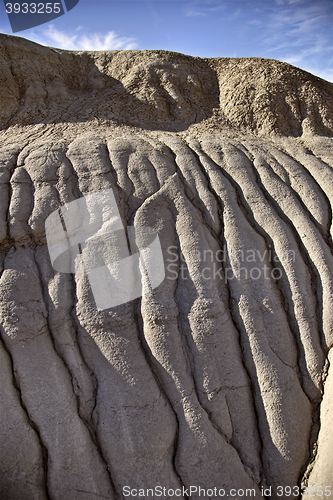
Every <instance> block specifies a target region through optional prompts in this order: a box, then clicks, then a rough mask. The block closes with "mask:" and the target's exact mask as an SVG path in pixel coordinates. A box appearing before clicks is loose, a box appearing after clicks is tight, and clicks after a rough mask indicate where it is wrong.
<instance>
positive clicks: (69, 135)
mask: <svg viewBox="0 0 333 500" xmlns="http://www.w3.org/2000/svg"><path fill="white" fill-rule="evenodd" d="M0 54H1V72H0V74H1V75H2V76H1V78H2V79H3V81H2V83H1V90H0V92H1V103H0V107H1V111H0V113H1V126H2V131H1V132H0V139H1V141H2V142H1V149H0V242H1V250H0V265H1V267H0V269H1V278H0V296H1V302H0V319H1V343H0V359H1V365H0V366H1V382H2V383H1V386H0V392H1V395H0V411H1V415H2V418H1V421H0V442H1V446H0V457H1V459H0V492H1V498H3V499H8V500H21V499H22V500H23V499H24V500H30V499H47V498H50V499H52V500H53V499H56V500H58V499H59V500H63V499H64V498H66V500H67V499H70V500H74V499H75V500H77V499H80V500H86V499H88V500H90V499H91V500H93V499H94V498H98V497H100V498H110V499H114V498H122V493H123V487H124V486H125V485H129V486H131V487H133V488H138V487H141V488H152V487H154V486H155V485H158V484H159V485H162V486H165V487H168V488H173V489H176V488H179V487H180V488H181V487H182V486H184V487H185V488H188V487H189V486H191V485H197V486H199V485H200V486H201V487H203V488H205V489H207V488H214V487H216V488H217V489H224V490H225V491H226V496H227V495H228V493H229V492H230V490H231V489H232V488H236V489H237V490H242V489H243V490H246V489H249V490H250V489H251V490H254V491H255V492H256V497H260V495H261V493H260V492H261V487H262V486H265V487H266V486H272V493H273V497H274V498H278V497H277V492H278V490H277V487H278V486H282V487H284V486H288V485H289V486H297V485H300V481H301V480H302V478H303V479H304V480H305V481H308V484H309V485H311V486H314V487H317V486H320V485H321V486H323V485H324V486H333V474H332V456H331V453H332V451H331V450H332V449H333V442H332V434H331V426H332V409H331V408H332V404H333V391H332V385H333V381H332V377H333V374H332V372H330V371H329V370H328V366H329V363H328V361H329V359H330V349H331V346H332V339H333V313H332V311H333V308H332V306H333V256H332V203H333V173H332V157H333V154H332V138H331V137H332V119H333V115H332V84H330V83H328V82H325V81H323V80H320V79H318V78H316V77H314V76H312V75H309V74H307V73H305V72H303V71H301V70H298V69H296V68H293V67H291V66H289V65H286V64H282V63H279V62H277V61H268V60H264V59H238V60H237V59H235V60H234V59H215V60H200V59H198V58H191V57H187V56H183V55H180V54H174V53H167V52H162V51H142V52H141V51H124V52H95V53H74V52H65V51H59V50H55V49H49V48H45V47H40V46H38V45H36V44H33V43H31V42H27V41H24V40H21V39H19V38H14V37H9V36H3V35H2V36H1V50H0ZM267 136H269V138H268V137H267ZM110 188H112V190H113V192H114V193H115V196H116V200H117V205H118V208H119V211H120V213H121V216H122V219H123V222H124V224H126V225H137V226H151V227H153V228H154V229H155V230H156V231H158V234H159V238H160V241H161V245H162V249H163V257H164V262H165V266H166V278H165V280H164V281H163V283H162V284H161V285H160V286H159V287H158V288H156V289H155V290H154V291H153V292H151V293H150V294H149V295H146V296H144V297H143V298H142V299H137V300H135V301H132V302H129V303H127V304H124V305H121V306H118V307H115V308H112V309H108V310H104V311H98V310H97V309H96V306H95V302H94V298H93V295H92V292H91V289H90V286H89V283H88V281H87V277H86V276H85V275H84V274H77V275H75V276H74V275H71V274H64V273H59V272H56V271H54V270H53V269H52V266H51V263H50V260H49V256H48V251H47V247H46V238H45V219H46V217H47V216H48V215H49V214H50V213H51V212H53V211H54V210H57V208H59V207H60V206H61V205H64V204H65V203H68V202H70V201H73V200H75V199H77V198H80V197H83V196H86V195H87V194H89V193H94V192H98V191H100V190H104V189H110ZM198 256H201V258H198ZM221 257H222V258H221ZM169 264H172V266H170V265H169ZM254 270H255V271H254ZM327 373H328V375H327ZM325 378H326V381H325V385H323V382H324V380H325ZM318 432H319V434H318ZM309 464H310V465H309ZM304 474H305V475H304ZM192 498H193V499H196V498H199V496H198V495H196V494H193V495H192ZM233 498H243V496H242V493H241V491H240V492H239V494H238V495H237V496H236V497H235V496H234V497H233ZM279 498H283V497H281V496H279ZM286 498H287V495H286Z"/></svg>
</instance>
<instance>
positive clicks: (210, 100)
mask: <svg viewBox="0 0 333 500" xmlns="http://www.w3.org/2000/svg"><path fill="white" fill-rule="evenodd" d="M1 42H2V44H1V48H0V68H1V71H0V73H2V75H3V77H2V80H3V81H2V85H1V90H0V98H1V105H0V127H1V128H5V127H8V126H10V125H14V124H22V125H28V124H29V125H31V124H38V123H51V122H52V123H62V122H82V121H88V120H92V119H94V118H97V119H102V120H108V119H115V120H117V121H119V122H121V123H125V124H127V125H133V126H141V127H144V128H152V129H154V128H159V129H163V130H173V131H176V130H183V129H185V128H187V127H188V126H189V125H191V124H192V123H198V122H200V121H202V120H204V119H206V118H209V117H210V116H211V115H212V110H213V109H214V108H218V107H219V85H218V80H217V74H216V72H215V71H214V70H213V69H212V68H210V67H209V65H208V63H207V62H206V61H205V60H202V59H199V58H193V57H188V56H184V55H181V54H176V53H172V52H164V51H134V50H132V51H108V52H69V51H61V50H55V49H51V48H47V47H42V46H39V45H37V44H34V43H32V42H28V41H26V40H24V41H23V40H22V39H19V38H14V37H9V36H4V35H2V37H1Z"/></svg>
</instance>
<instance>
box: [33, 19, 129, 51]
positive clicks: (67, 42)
mask: <svg viewBox="0 0 333 500" xmlns="http://www.w3.org/2000/svg"><path fill="white" fill-rule="evenodd" d="M76 31H77V33H76V34H68V33H66V32H64V31H61V30H58V29H56V28H55V27H54V26H53V25H52V24H50V25H49V26H48V27H47V29H45V30H43V31H42V32H41V33H40V34H35V33H34V32H32V33H31V34H30V35H27V36H26V37H25V38H28V39H29V40H32V41H33V42H37V43H40V44H42V45H48V46H52V47H56V48H59V49H66V50H121V49H127V50H128V49H135V48H136V47H137V43H136V40H135V38H128V37H121V36H118V35H117V34H116V33H115V31H109V32H108V33H106V34H104V35H103V34H100V33H88V34H85V35H83V34H78V32H81V31H82V26H79V27H78V28H77V30H76Z"/></svg>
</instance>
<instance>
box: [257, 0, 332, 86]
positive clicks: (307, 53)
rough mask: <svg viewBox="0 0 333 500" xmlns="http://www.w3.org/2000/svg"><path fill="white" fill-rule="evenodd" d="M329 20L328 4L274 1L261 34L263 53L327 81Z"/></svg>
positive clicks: (328, 0) (324, 1)
mask: <svg viewBox="0 0 333 500" xmlns="http://www.w3.org/2000/svg"><path fill="white" fill-rule="evenodd" d="M332 19H333V5H332V2H331V0H317V1H316V2H312V1H309V0H275V2H274V4H273V5H272V8H271V10H270V13H269V16H268V22H267V24H266V28H265V30H264V31H263V33H262V44H263V49H264V51H263V52H264V54H265V55H266V56H268V57H275V58H276V59H280V60H282V61H286V62H289V63H290V64H295V65H297V66H299V67H300V68H303V69H305V70H306V71H310V72H313V73H314V74H316V75H318V76H321V77H322V78H325V79H330V80H331V79H332V71H331V70H330V69H329V68H330V64H329V59H330V58H331V57H332V54H333V48H332ZM325 67H326V69H323V68H325ZM310 68H311V69H310ZM314 68H318V70H315V69H314ZM320 68H321V69H320ZM319 73H320V74H319Z"/></svg>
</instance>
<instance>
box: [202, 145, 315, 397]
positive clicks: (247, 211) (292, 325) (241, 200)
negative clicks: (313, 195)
mask: <svg viewBox="0 0 333 500" xmlns="http://www.w3.org/2000/svg"><path fill="white" fill-rule="evenodd" d="M203 154H206V153H204V152H203ZM207 157H208V158H209V160H210V161H211V162H212V163H213V164H214V165H215V168H217V169H219V170H221V171H222V172H223V175H224V176H225V178H226V179H227V180H228V181H229V182H230V184H231V186H232V187H233V189H234V192H235V194H236V198H237V203H238V205H239V206H240V207H243V213H244V215H245V216H246V219H247V221H248V223H249V224H250V226H251V227H252V228H253V229H254V230H255V231H256V233H257V234H258V235H259V236H261V237H262V238H263V239H264V241H265V245H266V248H267V249H269V252H271V253H272V258H270V263H271V262H272V261H274V262H275V265H276V267H278V269H280V271H281V273H282V276H283V280H284V285H285V286H287V287H288V290H290V284H289V280H288V276H287V275H286V272H285V270H284V268H283V266H281V265H279V266H277V263H279V259H278V257H277V254H276V251H275V245H274V241H273V239H272V238H271V237H270V236H269V235H268V234H267V232H266V231H265V230H264V229H263V228H262V227H261V226H260V225H259V224H258V223H257V221H256V219H255V217H254V214H253V212H252V210H251V208H250V207H249V206H248V204H247V202H246V200H245V197H244V195H243V192H242V190H241V188H240V186H239V185H238V184H237V182H236V181H235V180H234V179H233V178H232V176H231V175H230V174H229V173H228V172H226V171H225V169H224V168H223V167H221V166H219V165H217V164H216V163H215V162H214V160H212V159H211V158H210V156H208V155H207ZM249 161H250V162H251V166H252V171H253V173H254V175H255V177H256V182H257V184H258V186H259V188H260V189H261V192H262V193H263V195H264V197H265V199H266V200H267V201H268V203H269V205H270V206H273V209H275V207H274V205H272V204H271V201H270V200H269V199H267V197H266V196H265V192H264V190H263V189H262V183H261V180H260V178H258V172H257V170H256V169H255V166H254V164H253V162H252V160H251V159H249ZM203 168H204V167H203ZM281 182H282V181H281ZM275 213H276V215H277V216H278V217H279V218H281V217H280V213H279V211H277V210H275ZM281 219H282V221H283V222H286V221H285V220H284V219H283V218H281ZM287 225H288V227H290V224H288V223H287ZM296 242H297V240H296ZM301 255H302V256H303V254H302V253H301ZM305 264H306V262H305ZM270 268H271V271H272V270H273V269H272V266H270ZM271 275H272V274H271ZM272 283H274V285H275V288H276V290H277V293H278V295H279V297H280V303H281V306H282V308H283V311H284V313H285V317H286V320H287V323H288V326H289V329H290V331H291V333H292V335H293V340H294V345H295V348H296V351H297V357H298V363H297V368H296V367H291V368H293V369H294V370H295V371H296V374H297V377H298V379H299V382H300V385H301V387H302V390H303V392H304V394H305V396H306V397H307V398H308V396H307V395H306V393H305V390H304V381H303V376H302V373H301V370H300V363H299V360H300V358H301V346H300V340H299V339H300V332H299V328H298V322H297V320H296V316H295V312H294V308H293V306H292V305H291V304H289V303H288V299H287V298H286V296H285V294H284V293H283V290H282V288H281V285H280V284H279V280H277V279H274V280H273V279H272ZM270 349H271V350H272V351H273V349H272V348H271V347H270ZM273 352H274V351H273ZM274 354H275V355H277V354H276V353H275V352H274ZM279 359H280V358H279ZM280 360H281V359H280ZM281 361H282V360H281ZM282 362H283V361H282Z"/></svg>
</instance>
